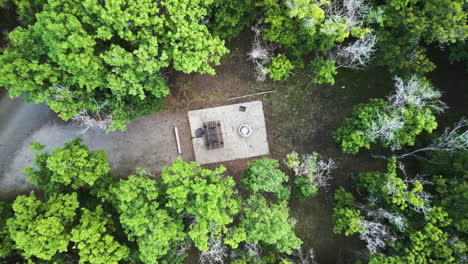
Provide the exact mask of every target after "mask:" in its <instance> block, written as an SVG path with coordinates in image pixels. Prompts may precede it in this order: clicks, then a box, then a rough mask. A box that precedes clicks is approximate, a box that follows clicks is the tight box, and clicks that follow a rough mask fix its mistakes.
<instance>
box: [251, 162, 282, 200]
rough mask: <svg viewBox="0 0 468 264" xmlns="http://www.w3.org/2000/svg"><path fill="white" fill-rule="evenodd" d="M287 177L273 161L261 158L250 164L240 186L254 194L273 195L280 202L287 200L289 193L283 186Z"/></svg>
mask: <svg viewBox="0 0 468 264" xmlns="http://www.w3.org/2000/svg"><path fill="white" fill-rule="evenodd" d="M287 181H288V175H286V174H285V173H284V172H283V171H281V170H280V169H279V163H278V161H277V160H275V159H270V158H261V159H258V160H256V161H253V162H250V163H249V165H248V168H247V170H246V171H245V173H244V175H243V179H242V184H243V185H244V186H246V187H247V189H249V190H251V191H252V192H253V193H254V194H256V193H260V192H270V193H274V194H275V196H276V198H277V199H278V200H280V201H284V200H288V199H289V197H290V191H289V189H288V187H286V186H284V185H283V184H284V183H287Z"/></svg>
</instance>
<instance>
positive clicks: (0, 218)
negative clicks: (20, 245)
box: [0, 201, 15, 259]
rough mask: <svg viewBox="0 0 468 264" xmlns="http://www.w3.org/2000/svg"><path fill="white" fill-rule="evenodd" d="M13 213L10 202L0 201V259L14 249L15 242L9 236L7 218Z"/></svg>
mask: <svg viewBox="0 0 468 264" xmlns="http://www.w3.org/2000/svg"><path fill="white" fill-rule="evenodd" d="M12 215H13V210H12V209H11V204H10V203H8V202H4V201H0V259H1V258H3V257H6V256H8V255H9V254H10V253H11V252H12V251H13V250H14V249H15V243H14V242H13V240H12V239H11V237H10V233H9V231H8V226H7V225H6V222H7V220H8V219H9V218H10V217H11V216H12Z"/></svg>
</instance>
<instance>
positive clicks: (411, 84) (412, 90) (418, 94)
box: [387, 75, 447, 112]
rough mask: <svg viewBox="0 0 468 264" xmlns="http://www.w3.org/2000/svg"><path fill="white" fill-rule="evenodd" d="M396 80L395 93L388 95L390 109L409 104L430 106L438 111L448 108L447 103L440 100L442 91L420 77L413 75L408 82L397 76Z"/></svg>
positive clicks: (423, 106)
mask: <svg viewBox="0 0 468 264" xmlns="http://www.w3.org/2000/svg"><path fill="white" fill-rule="evenodd" d="M394 80H395V93H394V94H392V95H390V96H388V97H387V99H388V107H389V108H390V109H396V108H404V107H406V106H408V105H413V106H416V107H418V108H429V109H431V110H434V111H436V112H443V111H444V110H445V109H447V105H446V104H445V103H444V102H442V101H441V100H440V98H441V97H442V93H441V92H440V91H439V90H437V89H434V88H433V87H432V86H431V85H430V84H429V83H428V82H425V81H423V80H422V79H421V78H420V77H418V76H416V75H413V76H412V77H411V78H410V79H409V80H408V81H407V82H406V83H405V82H404V81H403V80H402V79H401V78H400V77H397V76H395V77H394Z"/></svg>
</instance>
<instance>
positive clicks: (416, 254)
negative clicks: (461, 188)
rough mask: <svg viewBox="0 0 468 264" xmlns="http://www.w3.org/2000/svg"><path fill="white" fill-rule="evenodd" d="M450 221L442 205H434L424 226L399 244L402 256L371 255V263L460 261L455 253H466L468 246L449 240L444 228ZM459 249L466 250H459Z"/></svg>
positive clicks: (411, 263) (398, 247)
mask: <svg viewBox="0 0 468 264" xmlns="http://www.w3.org/2000/svg"><path fill="white" fill-rule="evenodd" d="M449 223H450V219H448V218H447V213H446V212H445V211H444V210H443V209H442V208H440V207H434V208H432V209H431V211H430V213H429V215H428V220H427V221H426V222H425V223H424V224H423V226H422V228H421V229H420V230H414V231H412V232H411V233H409V239H408V240H407V241H405V242H404V243H399V244H398V245H397V249H398V251H399V252H401V253H402V254H400V256H385V255H383V254H378V255H375V256H371V259H370V261H369V263H372V264H384V263H389V264H390V263H409V264H413V263H414V264H416V263H460V262H457V260H456V258H455V254H457V253H461V254H465V253H466V246H463V245H461V244H460V243H459V242H455V244H454V243H453V242H452V243H450V242H449V239H450V238H449V234H448V233H447V232H444V231H443V230H442V228H443V227H445V226H447V225H448V224H449ZM460 246H461V247H460ZM458 249H461V250H464V252H463V251H461V252H457V251H458Z"/></svg>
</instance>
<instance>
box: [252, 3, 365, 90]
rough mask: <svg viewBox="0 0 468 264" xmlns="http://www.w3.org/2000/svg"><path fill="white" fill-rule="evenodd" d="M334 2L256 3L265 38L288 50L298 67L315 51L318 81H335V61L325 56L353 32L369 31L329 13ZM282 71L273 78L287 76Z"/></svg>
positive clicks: (359, 34)
mask: <svg viewBox="0 0 468 264" xmlns="http://www.w3.org/2000/svg"><path fill="white" fill-rule="evenodd" d="M331 4H332V3H331V2H330V1H312V0H292V1H278V0H262V1H259V2H258V3H257V6H258V7H259V8H260V9H261V10H262V11H263V17H264V20H263V23H264V24H265V28H264V29H263V32H262V35H261V36H262V38H263V39H264V40H267V41H270V42H273V43H274V44H276V45H278V46H279V47H280V48H282V49H284V50H285V51H287V55H288V57H290V58H293V59H292V65H293V66H294V67H297V68H303V67H304V66H305V62H304V58H307V57H309V56H310V55H312V54H314V55H315V58H314V59H313V60H312V61H311V67H312V70H313V73H314V75H315V77H314V81H315V82H316V83H318V84H321V83H331V84H333V83H334V75H335V74H336V68H335V62H333V61H329V60H326V59H324V57H322V56H323V55H325V54H326V53H327V52H328V51H329V50H331V49H332V48H333V47H335V45H336V44H337V43H341V42H344V41H345V40H346V39H348V38H350V36H351V33H353V36H354V37H358V38H360V37H364V35H365V33H366V32H369V29H367V28H365V27H364V26H363V25H362V23H360V25H351V24H350V21H349V20H348V18H345V17H343V16H334V15H326V12H325V10H327V9H329V8H331V7H330V5H331ZM282 64H283V63H282ZM276 68H278V67H276ZM281 73H282V74H281V75H279V74H275V75H276V76H275V77H274V78H273V79H275V80H278V79H283V78H285V77H287V76H286V74H285V73H286V70H282V71H281Z"/></svg>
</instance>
